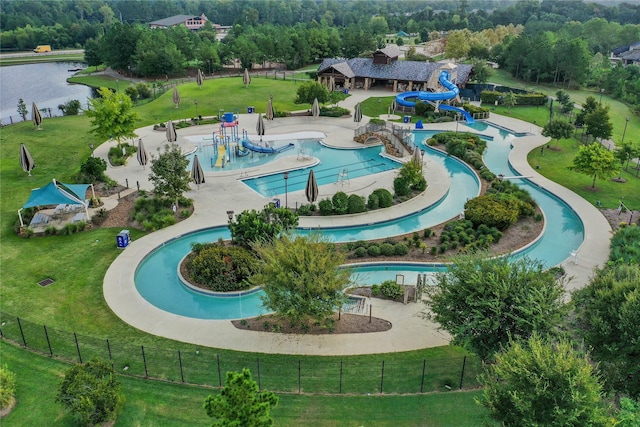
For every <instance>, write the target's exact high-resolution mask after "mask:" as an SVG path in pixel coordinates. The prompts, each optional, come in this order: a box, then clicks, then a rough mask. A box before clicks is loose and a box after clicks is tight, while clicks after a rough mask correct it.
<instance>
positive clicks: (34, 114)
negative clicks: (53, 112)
mask: <svg viewBox="0 0 640 427" xmlns="http://www.w3.org/2000/svg"><path fill="white" fill-rule="evenodd" d="M31 120H33V124H34V125H35V126H36V129H38V130H40V125H41V124H42V114H40V110H39V109H38V107H37V106H36V103H35V102H32V103H31Z"/></svg>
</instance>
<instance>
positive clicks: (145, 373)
mask: <svg viewBox="0 0 640 427" xmlns="http://www.w3.org/2000/svg"><path fill="white" fill-rule="evenodd" d="M140 349H141V350H142V363H144V377H145V378H149V373H148V372H147V358H146V356H145V355H144V346H143V345H141V346H140Z"/></svg>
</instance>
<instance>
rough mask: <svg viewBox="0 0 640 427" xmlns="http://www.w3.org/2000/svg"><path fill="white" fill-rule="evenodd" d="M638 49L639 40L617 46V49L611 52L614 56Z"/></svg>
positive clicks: (639, 46) (639, 45)
mask: <svg viewBox="0 0 640 427" xmlns="http://www.w3.org/2000/svg"><path fill="white" fill-rule="evenodd" d="M638 49H640V41H637V42H635V43H631V44H630V45H625V46H620V47H617V48H615V49H612V50H611V53H612V54H613V55H614V56H620V55H621V54H623V53H625V52H629V51H631V50H638Z"/></svg>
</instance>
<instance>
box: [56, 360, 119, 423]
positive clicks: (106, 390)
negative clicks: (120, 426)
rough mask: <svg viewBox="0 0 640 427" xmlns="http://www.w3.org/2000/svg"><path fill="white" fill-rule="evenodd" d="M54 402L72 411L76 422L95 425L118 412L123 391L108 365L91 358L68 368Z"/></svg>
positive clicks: (111, 417)
mask: <svg viewBox="0 0 640 427" xmlns="http://www.w3.org/2000/svg"><path fill="white" fill-rule="evenodd" d="M56 402H58V403H61V404H62V405H63V406H64V407H65V408H67V409H68V410H69V411H71V413H72V416H73V418H74V419H75V420H76V421H77V422H78V423H80V424H82V425H96V424H99V423H102V422H104V421H107V420H111V419H114V418H115V417H116V416H117V414H118V412H119V411H120V409H122V405H123V404H124V395H123V394H122V390H121V389H120V382H119V381H118V377H117V376H116V374H115V372H114V370H113V368H112V367H111V365H110V364H108V363H107V362H104V361H102V360H99V359H93V360H91V361H89V362H87V363H86V364H84V365H83V364H76V365H74V366H73V367H71V368H70V369H69V370H67V372H66V373H65V375H64V379H63V380H62V382H61V383H60V388H59V390H58V394H57V396H56Z"/></svg>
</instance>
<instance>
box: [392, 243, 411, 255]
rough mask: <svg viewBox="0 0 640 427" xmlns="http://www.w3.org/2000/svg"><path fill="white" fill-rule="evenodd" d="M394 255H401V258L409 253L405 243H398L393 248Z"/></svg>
mask: <svg viewBox="0 0 640 427" xmlns="http://www.w3.org/2000/svg"><path fill="white" fill-rule="evenodd" d="M393 253H394V255H400V256H402V255H406V254H408V253H409V248H408V247H407V245H405V244H404V243H397V244H396V245H395V246H394V247H393Z"/></svg>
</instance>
